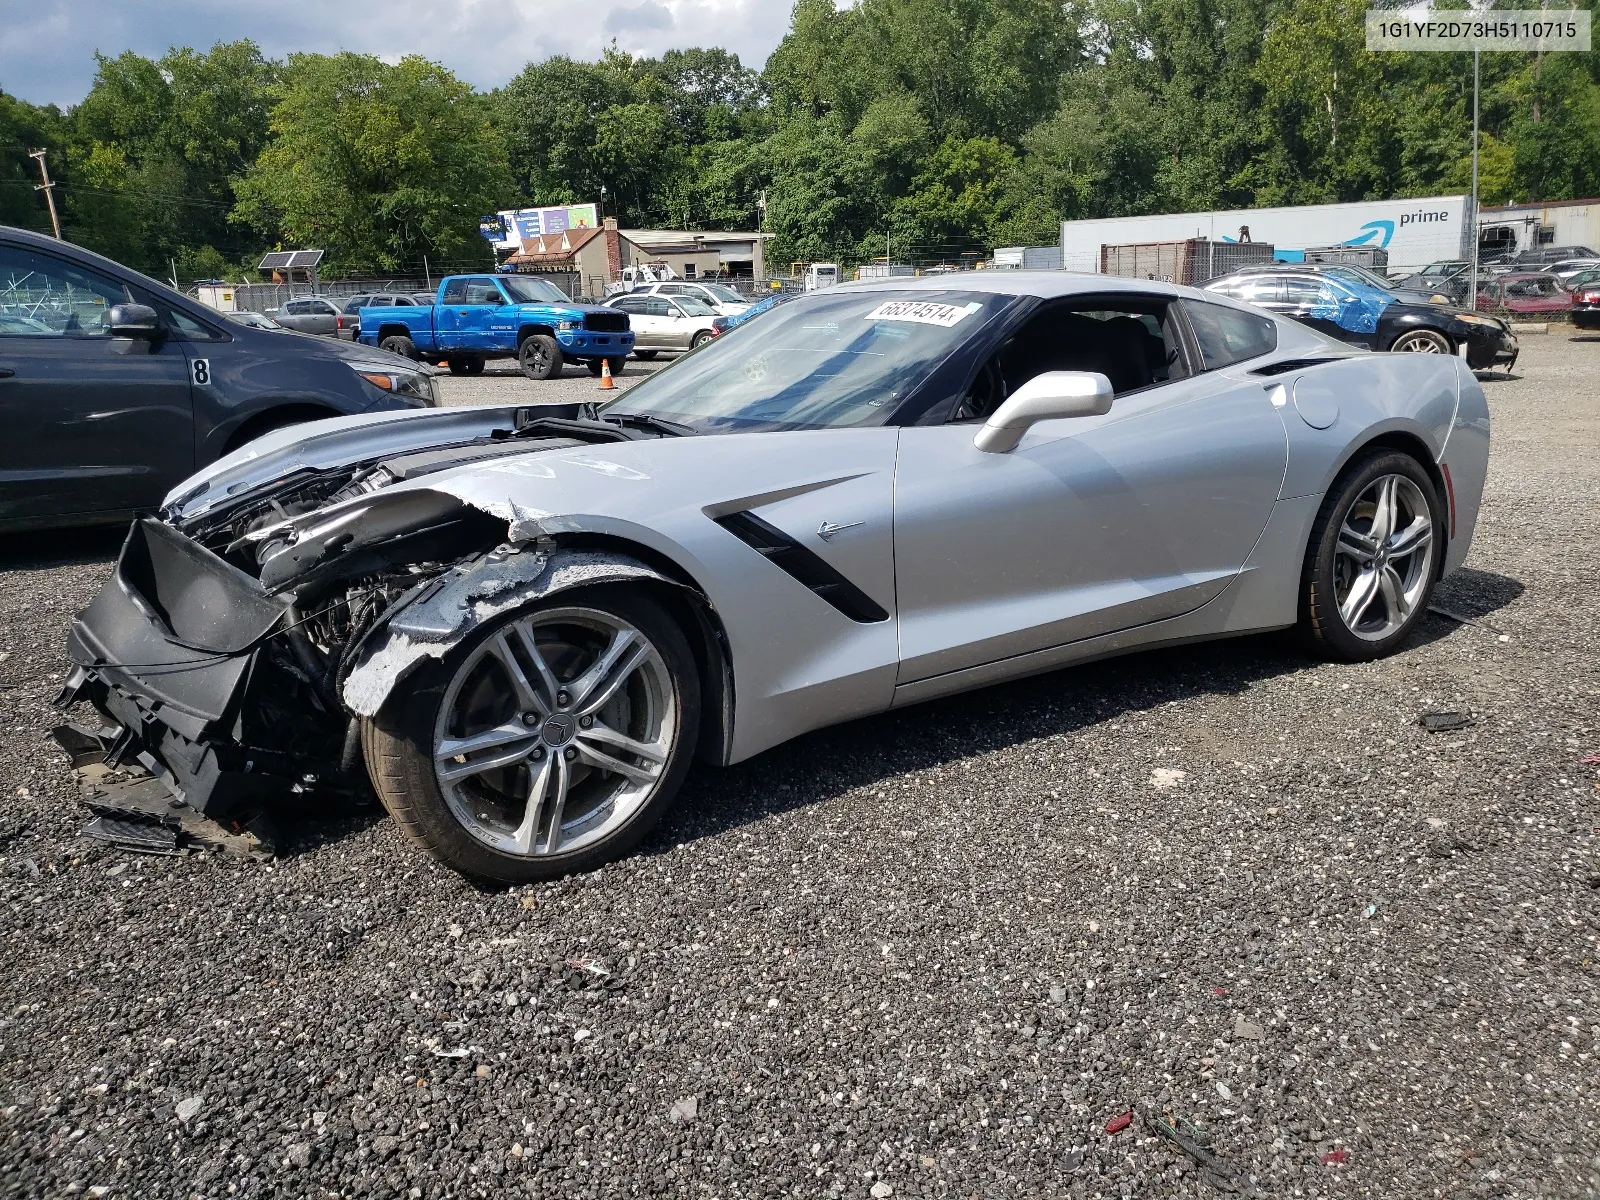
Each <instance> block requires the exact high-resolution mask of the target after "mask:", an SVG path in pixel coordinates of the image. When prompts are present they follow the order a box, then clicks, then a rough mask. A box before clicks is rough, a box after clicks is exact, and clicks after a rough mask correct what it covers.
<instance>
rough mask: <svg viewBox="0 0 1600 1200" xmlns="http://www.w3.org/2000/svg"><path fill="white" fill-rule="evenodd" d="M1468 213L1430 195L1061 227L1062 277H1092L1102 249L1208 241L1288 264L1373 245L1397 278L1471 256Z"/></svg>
mask: <svg viewBox="0 0 1600 1200" xmlns="http://www.w3.org/2000/svg"><path fill="white" fill-rule="evenodd" d="M1471 208H1472V202H1471V200H1470V198H1469V197H1466V196H1430V197H1426V198H1424V199H1420V200H1361V201H1357V202H1355V203H1353V204H1311V205H1302V206H1300V207H1297V208H1239V209H1231V210H1221V209H1219V210H1216V211H1213V212H1197V213H1173V214H1168V215H1163V216H1149V217H1108V218H1105V219H1102V220H1088V221H1063V222H1062V223H1061V265H1062V267H1063V268H1065V269H1066V270H1068V271H1087V272H1096V271H1099V270H1100V248H1101V247H1102V246H1126V245H1130V244H1133V243H1139V242H1177V241H1183V240H1185V239H1187V238H1207V239H1210V240H1213V241H1221V242H1236V241H1252V242H1270V243H1271V244H1272V245H1273V246H1274V247H1276V251H1277V257H1278V258H1280V259H1284V260H1287V261H1290V262H1294V261H1298V260H1299V259H1301V258H1302V257H1303V256H1304V253H1305V251H1307V250H1309V249H1313V248H1316V247H1322V246H1376V247H1379V248H1381V249H1383V250H1385V251H1387V253H1388V255H1389V263H1388V270H1389V272H1390V273H1391V274H1396V275H1403V274H1406V273H1408V272H1410V271H1416V270H1419V269H1421V268H1422V267H1425V266H1427V265H1428V264H1429V263H1431V262H1437V261H1438V260H1440V259H1452V258H1467V257H1469V256H1470V255H1471V253H1472V220H1471Z"/></svg>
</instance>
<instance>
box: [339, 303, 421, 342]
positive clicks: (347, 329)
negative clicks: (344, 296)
mask: <svg viewBox="0 0 1600 1200" xmlns="http://www.w3.org/2000/svg"><path fill="white" fill-rule="evenodd" d="M416 302H417V301H416V299H415V297H413V296H412V295H411V294H410V293H409V292H373V293H370V294H367V293H363V294H361V295H358V296H351V297H350V298H349V299H348V300H346V301H345V302H344V308H343V309H342V310H341V311H340V313H339V319H338V324H337V327H336V332H337V333H338V335H339V336H340V337H342V338H344V339H345V340H346V341H351V342H353V341H355V340H356V336H357V335H358V334H359V333H360V332H361V310H362V309H363V308H369V307H370V308H389V307H395V306H400V307H404V306H406V305H408V304H415V303H416ZM427 303H429V304H432V303H433V297H432V296H429V297H428V300H427Z"/></svg>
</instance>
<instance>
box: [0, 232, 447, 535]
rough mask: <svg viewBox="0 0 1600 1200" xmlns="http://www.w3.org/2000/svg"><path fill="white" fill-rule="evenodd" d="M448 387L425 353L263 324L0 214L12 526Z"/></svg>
mask: <svg viewBox="0 0 1600 1200" xmlns="http://www.w3.org/2000/svg"><path fill="white" fill-rule="evenodd" d="M434 402H435V391H434V383H433V380H432V378H431V377H430V374H429V373H428V372H426V371H425V370H423V369H419V368H418V367H417V366H416V365H415V364H414V363H408V362H405V361H404V360H402V359H398V358H395V357H394V356H393V355H390V354H384V353H382V352H380V351H377V350H369V349H365V348H353V347H349V346H345V345H341V344H340V343H338V342H334V341H331V340H325V339H319V338H313V337H303V336H301V335H299V334H294V333H288V332H285V331H282V330H268V329H260V328H255V327H253V326H252V325H250V324H245V323H243V322H241V321H237V320H231V319H229V318H227V317H224V316H223V315H222V314H221V313H219V312H217V311H215V310H214V309H211V308H207V307H206V306H205V305H203V304H201V303H199V302H198V301H196V300H193V299H190V298H189V297H186V296H182V295H179V294H178V293H177V292H174V291H172V290H171V289H170V288H168V287H166V286H165V285H164V284H161V283H158V282H156V281H155V280H153V279H149V278H146V277H145V276H143V275H141V274H139V273H138V272H136V271H131V270H129V269H128V268H126V267H123V266H120V265H119V264H117V263H114V262H112V261H111V260H110V259H108V258H103V257H101V256H100V255H98V254H92V253H90V252H89V251H87V250H83V249H80V248H79V247H77V246H73V245H71V244H69V243H66V242H59V241H56V240H55V239H54V238H48V237H42V236H40V235H39V234H35V233H28V232H26V231H24V230H20V229H11V228H5V227H0V423H3V427H4V428H5V430H6V434H7V436H6V439H5V446H4V448H0V530H14V529H25V528H35V527H43V526H50V525H83V524H92V523H96V522H109V521H121V520H126V519H127V518H128V516H129V515H130V514H132V513H134V512H136V511H140V510H145V511H148V510H150V509H153V508H155V507H156V506H157V505H158V504H160V503H161V498H162V496H163V495H165V494H166V492H167V491H168V490H169V489H170V488H171V487H172V486H173V485H174V484H175V483H177V482H179V481H180V480H182V479H184V478H185V477H187V476H189V475H191V474H193V473H194V471H195V470H196V469H197V468H201V467H205V466H206V465H208V464H209V463H211V462H213V461H214V460H216V459H217V458H219V457H221V456H223V455H226V454H227V453H229V452H230V451H232V450H234V449H236V448H238V447H239V446H242V445H243V444H244V443H245V442H248V441H250V440H251V439H253V438H256V437H259V436H260V435H262V434H263V433H265V432H267V431H269V430H273V429H281V428H283V427H284V426H286V425H293V424H297V423H300V422H304V421H312V420H316V419H318V418H320V417H332V416H339V415H341V414H345V415H348V414H371V413H375V412H381V411H383V410H388V409H407V408H416V407H423V406H427V405H431V404H433V403H434Z"/></svg>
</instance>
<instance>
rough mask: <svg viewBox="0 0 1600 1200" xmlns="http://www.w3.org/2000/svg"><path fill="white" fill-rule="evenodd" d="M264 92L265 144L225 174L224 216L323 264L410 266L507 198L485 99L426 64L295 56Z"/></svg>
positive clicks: (471, 231) (445, 248)
mask: <svg viewBox="0 0 1600 1200" xmlns="http://www.w3.org/2000/svg"><path fill="white" fill-rule="evenodd" d="M272 95H273V107H272V117H271V131H272V141H271V143H270V144H269V145H268V146H267V148H266V149H265V150H264V151H263V152H262V153H261V155H260V157H259V158H258V159H257V161H256V163H255V165H254V166H253V167H251V169H250V170H249V171H248V172H247V173H246V174H245V175H244V176H243V177H242V178H241V179H239V180H238V181H237V183H236V185H235V187H236V191H237V193H238V196H239V202H238V205H237V206H236V208H235V209H234V214H235V217H236V219H237V220H239V221H241V222H245V223H248V224H249V225H250V226H252V227H254V228H255V229H257V230H258V231H260V232H261V233H262V234H264V235H266V236H267V237H269V238H273V239H280V238H281V239H282V240H283V241H286V242H288V243H290V244H292V245H295V246H305V247H316V248H319V249H325V250H327V252H328V265H329V267H330V269H333V270H345V271H352V270H375V269H376V270H383V271H396V270H418V269H420V268H421V266H422V259H423V257H424V256H425V255H431V256H433V257H434V258H435V259H438V258H440V257H442V256H446V255H448V254H449V253H451V252H452V251H456V250H459V249H460V248H462V247H464V246H467V245H469V244H471V243H472V242H473V241H474V240H475V239H476V238H477V236H478V235H477V225H478V219H479V217H480V216H481V215H482V214H483V213H486V212H492V211H494V210H495V209H496V208H499V207H501V206H502V205H503V204H504V203H506V202H507V201H508V200H509V198H510V194H511V181H510V176H509V173H508V170H507V167H506V157H505V149H504V146H503V145H502V143H501V140H500V138H499V137H498V136H497V135H496V133H495V131H494V130H493V128H492V127H491V124H490V121H489V113H488V109H487V107H486V105H485V104H484V102H483V100H482V98H481V97H479V96H477V95H475V94H474V93H473V91H472V89H471V88H469V87H468V86H467V85H466V84H464V83H462V82H461V81H460V80H458V79H457V78H456V77H455V76H454V75H452V74H451V73H450V72H449V71H447V70H445V69H444V68H443V67H441V66H439V65H437V64H435V63H431V62H428V61H427V60H425V59H422V58H417V57H414V56H413V57H407V58H403V59H401V60H400V62H399V64H398V65H395V66H389V65H387V64H385V63H384V62H382V61H381V60H379V59H377V58H374V57H372V56H370V55H362V54H349V53H345V54H337V55H332V56H325V55H320V54H296V55H291V56H290V58H289V62H288V65H287V67H286V68H285V70H284V73H283V77H282V80H281V82H279V83H278V84H277V85H275V87H274V88H273V92H272Z"/></svg>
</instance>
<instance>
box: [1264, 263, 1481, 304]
mask: <svg viewBox="0 0 1600 1200" xmlns="http://www.w3.org/2000/svg"><path fill="white" fill-rule="evenodd" d="M1234 274H1235V275H1308V274H1309V275H1323V276H1326V277H1327V278H1329V279H1343V280H1345V281H1346V282H1348V283H1353V284H1356V285H1357V286H1359V287H1369V288H1378V289H1379V290H1380V291H1385V292H1389V293H1391V294H1392V295H1393V297H1394V298H1395V299H1396V300H1401V301H1404V302H1405V303H1407V304H1448V303H1450V297H1449V295H1448V294H1447V293H1445V292H1442V291H1441V290H1440V289H1438V288H1436V287H1433V286H1432V285H1431V284H1430V285H1429V286H1426V287H1410V286H1408V285H1405V284H1402V283H1399V282H1397V281H1395V280H1393V279H1390V278H1389V277H1388V276H1386V275H1380V274H1378V272H1376V271H1371V270H1368V269H1367V268H1366V267H1363V266H1361V265H1360V264H1359V263H1277V262H1269V263H1257V264H1255V265H1254V266H1247V267H1240V268H1239V269H1238V270H1237V271H1235V272H1234Z"/></svg>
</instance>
